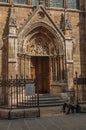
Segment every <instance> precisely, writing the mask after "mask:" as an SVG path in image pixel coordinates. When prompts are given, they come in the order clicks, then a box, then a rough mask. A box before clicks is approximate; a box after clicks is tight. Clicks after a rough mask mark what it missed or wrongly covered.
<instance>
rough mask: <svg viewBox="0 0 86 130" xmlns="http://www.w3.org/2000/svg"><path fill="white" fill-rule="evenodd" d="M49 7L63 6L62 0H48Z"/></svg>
mask: <svg viewBox="0 0 86 130" xmlns="http://www.w3.org/2000/svg"><path fill="white" fill-rule="evenodd" d="M50 7H63V0H50Z"/></svg>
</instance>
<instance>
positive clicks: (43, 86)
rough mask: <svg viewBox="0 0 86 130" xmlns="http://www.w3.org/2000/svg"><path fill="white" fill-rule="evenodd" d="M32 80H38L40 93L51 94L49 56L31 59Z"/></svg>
mask: <svg viewBox="0 0 86 130" xmlns="http://www.w3.org/2000/svg"><path fill="white" fill-rule="evenodd" d="M31 78H32V79H35V78H37V79H38V85H39V93H49V92H50V64H49V57H48V56H32V57H31ZM35 91H37V89H35Z"/></svg>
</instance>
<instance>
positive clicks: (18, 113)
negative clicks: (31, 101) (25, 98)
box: [0, 108, 40, 119]
mask: <svg viewBox="0 0 86 130" xmlns="http://www.w3.org/2000/svg"><path fill="white" fill-rule="evenodd" d="M34 117H40V109H39V108H28V109H12V110H10V109H0V118H3V119H18V118H34Z"/></svg>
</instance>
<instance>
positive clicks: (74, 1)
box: [68, 0, 79, 9]
mask: <svg viewBox="0 0 86 130" xmlns="http://www.w3.org/2000/svg"><path fill="white" fill-rule="evenodd" d="M68 8H71V9H77V8H79V0H68Z"/></svg>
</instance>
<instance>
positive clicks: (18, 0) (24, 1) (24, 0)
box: [14, 0, 27, 4]
mask: <svg viewBox="0 0 86 130" xmlns="http://www.w3.org/2000/svg"><path fill="white" fill-rule="evenodd" d="M14 3H20V4H27V0H14Z"/></svg>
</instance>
